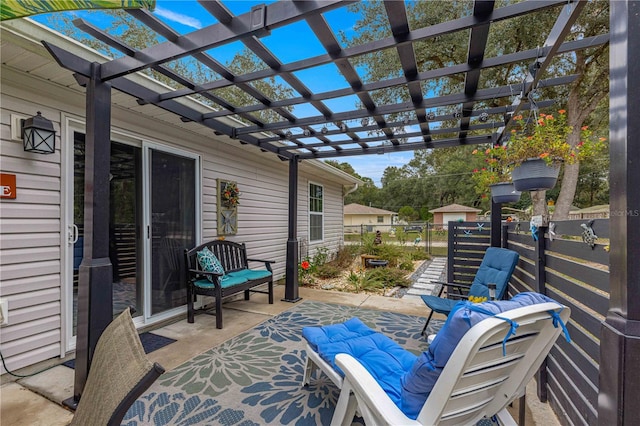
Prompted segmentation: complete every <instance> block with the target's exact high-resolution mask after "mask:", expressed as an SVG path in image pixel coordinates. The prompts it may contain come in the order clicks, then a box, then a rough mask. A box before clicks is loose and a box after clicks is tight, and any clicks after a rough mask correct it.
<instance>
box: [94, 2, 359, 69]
mask: <svg viewBox="0 0 640 426" xmlns="http://www.w3.org/2000/svg"><path fill="white" fill-rule="evenodd" d="M351 2H352V1H350V0H318V1H315V0H308V1H304V2H277V3H272V4H270V5H268V6H266V5H260V6H254V8H253V10H252V11H250V12H247V13H244V14H242V15H240V16H238V17H236V18H234V19H233V22H232V25H231V26H227V25H225V24H223V23H218V24H214V25H211V26H208V27H205V28H202V29H200V30H197V31H194V32H192V33H189V34H187V35H184V36H180V37H179V38H178V39H177V40H175V42H172V41H167V42H164V43H161V44H158V45H155V46H151V47H148V48H146V49H143V50H141V51H140V52H139V54H138V55H136V57H135V58H130V57H122V58H118V59H114V60H113V61H110V62H106V63H104V64H102V68H103V70H102V74H101V75H100V78H101V79H102V80H103V81H106V80H111V79H114V78H117V77H122V76H124V75H127V74H132V73H135V72H137V71H140V70H142V69H145V68H148V67H151V66H154V65H158V64H162V63H165V62H169V61H173V60H176V59H180V58H183V57H185V56H187V55H190V54H192V53H196V52H202V51H205V50H207V49H212V48H214V47H216V46H221V45H223V44H226V43H231V42H234V41H237V40H240V39H242V38H243V37H250V36H260V35H262V34H265V33H266V32H268V31H269V30H270V29H273V28H279V27H282V26H284V25H287V24H290V23H292V22H295V21H299V20H301V19H304V17H305V16H307V15H313V14H319V13H322V12H327V11H329V10H332V9H335V8H337V7H340V6H344V5H345V3H351ZM258 8H262V9H263V10H258ZM256 18H260V19H256Z"/></svg>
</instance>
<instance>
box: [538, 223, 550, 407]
mask: <svg viewBox="0 0 640 426" xmlns="http://www.w3.org/2000/svg"><path fill="white" fill-rule="evenodd" d="M547 229H548V227H547V226H541V227H539V228H538V231H537V235H538V240H537V241H534V243H535V246H536V265H535V266H536V269H535V273H536V288H535V289H534V291H536V292H538V293H540V294H545V295H546V294H547V284H546V282H547V272H546V263H547V262H546V258H545V254H544V251H545V249H546V247H545V240H544V234H545V232H547ZM547 381H548V378H547V359H546V358H545V360H544V361H543V362H542V365H540V368H539V369H538V372H537V373H536V387H537V393H538V399H540V402H547V399H548V397H549V396H548V393H547Z"/></svg>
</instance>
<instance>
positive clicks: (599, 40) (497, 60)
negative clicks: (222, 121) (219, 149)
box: [167, 34, 609, 118]
mask: <svg viewBox="0 0 640 426" xmlns="http://www.w3.org/2000/svg"><path fill="white" fill-rule="evenodd" d="M608 40H609V37H608V35H606V34H605V35H599V36H594V37H587V38H584V39H580V40H575V41H570V42H567V43H564V44H563V45H562V46H561V47H560V50H559V51H558V53H567V52H573V51H576V50H581V49H585V48H587V47H594V46H599V45H602V44H605V43H607V42H608ZM538 52H539V51H538V49H529V50H523V51H520V52H514V53H509V54H506V55H501V56H497V57H493V58H485V59H484V60H483V61H482V63H481V65H480V67H479V68H480V69H486V68H492V67H499V66H504V65H510V64H514V63H518V62H523V61H527V60H531V59H535V58H537V57H538ZM471 69H472V67H471V66H470V65H469V64H467V63H464V64H459V65H452V66H448V67H444V68H439V69H435V70H429V71H424V72H420V73H418V74H417V75H416V76H415V77H413V79H409V78H407V77H406V76H405V77H397V78H391V79H387V80H380V81H376V82H371V83H364V84H363V85H362V87H361V88H360V89H358V90H354V89H352V88H345V89H337V90H331V91H327V92H318V93H316V94H311V95H310V96H301V97H295V98H289V99H284V100H281V101H274V102H273V103H272V106H292V105H300V104H303V103H306V102H313V101H323V100H328V99H334V98H340V97H344V96H350V95H355V94H357V93H359V92H365V91H373V90H382V89H387V88H390V87H394V86H400V85H404V84H409V83H410V82H411V81H422V80H430V79H436V78H441V77H447V76H451V75H454V74H462V73H466V72H469V71H471ZM250 75H252V74H245V75H244V76H240V77H238V79H242V78H243V77H248V76H250ZM518 93H519V91H518ZM167 99H168V98H167ZM263 108H264V106H262V105H249V106H243V107H238V108H236V109H235V110H234V112H229V111H216V112H212V113H208V114H206V118H213V117H224V116H228V115H232V114H239V113H242V112H251V111H260V110H261V109H263ZM323 114H324V113H323Z"/></svg>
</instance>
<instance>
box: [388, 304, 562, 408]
mask: <svg viewBox="0 0 640 426" xmlns="http://www.w3.org/2000/svg"><path fill="white" fill-rule="evenodd" d="M546 302H555V301H554V300H553V299H550V298H549V297H547V296H544V295H542V294H539V293H520V294H517V295H516V296H514V297H513V298H512V299H511V300H499V301H492V302H484V303H476V304H474V303H471V302H467V301H463V302H458V303H457V304H456V305H455V306H454V308H453V310H452V311H451V313H450V314H449V317H448V318H447V321H446V322H445V324H444V326H443V327H442V329H441V330H440V331H439V332H438V334H437V335H436V337H435V339H434V340H433V343H431V345H430V346H429V349H428V350H427V351H425V352H423V353H422V355H420V357H419V358H418V359H417V361H416V362H415V364H414V365H413V366H412V367H411V369H410V370H407V372H406V374H404V376H403V377H402V379H401V387H402V391H401V402H400V406H399V408H400V409H401V410H402V411H403V412H404V413H405V414H406V415H407V417H410V418H412V419H415V418H416V417H417V416H418V414H419V413H420V410H421V409H422V406H423V405H424V403H425V401H426V400H427V398H428V397H429V393H430V392H431V390H432V389H433V386H434V385H435V383H436V381H437V380H438V377H440V373H441V372H442V369H443V368H444V366H445V365H446V364H447V362H448V361H449V358H450V357H451V354H452V353H453V351H454V349H455V348H456V346H457V345H458V342H459V341H460V339H461V338H462V336H464V334H465V333H466V332H467V331H469V329H471V327H473V326H474V325H476V324H477V323H479V322H480V321H482V320H484V319H485V318H488V317H491V316H494V315H495V314H498V313H500V312H504V311H508V310H511V309H516V308H520V307H523V306H528V305H535V304H538V303H546ZM556 303H557V302H556Z"/></svg>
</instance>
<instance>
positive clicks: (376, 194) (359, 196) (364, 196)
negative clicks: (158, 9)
mask: <svg viewBox="0 0 640 426" xmlns="http://www.w3.org/2000/svg"><path fill="white" fill-rule="evenodd" d="M325 163H327V164H329V165H331V166H333V167H335V168H336V169H339V170H342V171H343V172H345V173H348V174H350V175H351V176H353V177H356V178H358V179H360V180H361V181H362V182H363V183H362V185H358V189H356V190H355V191H354V192H352V193H350V194H347V196H346V197H345V198H344V203H345V205H346V204H351V203H356V204H362V205H363V206H370V205H374V204H375V205H376V206H378V205H380V189H379V188H378V187H377V186H376V185H375V183H373V179H371V178H369V177H364V176H360V175H359V174H358V173H356V171H355V169H354V168H353V166H352V165H351V164H349V163H344V162H343V163H339V162H338V161H336V160H325Z"/></svg>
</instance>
